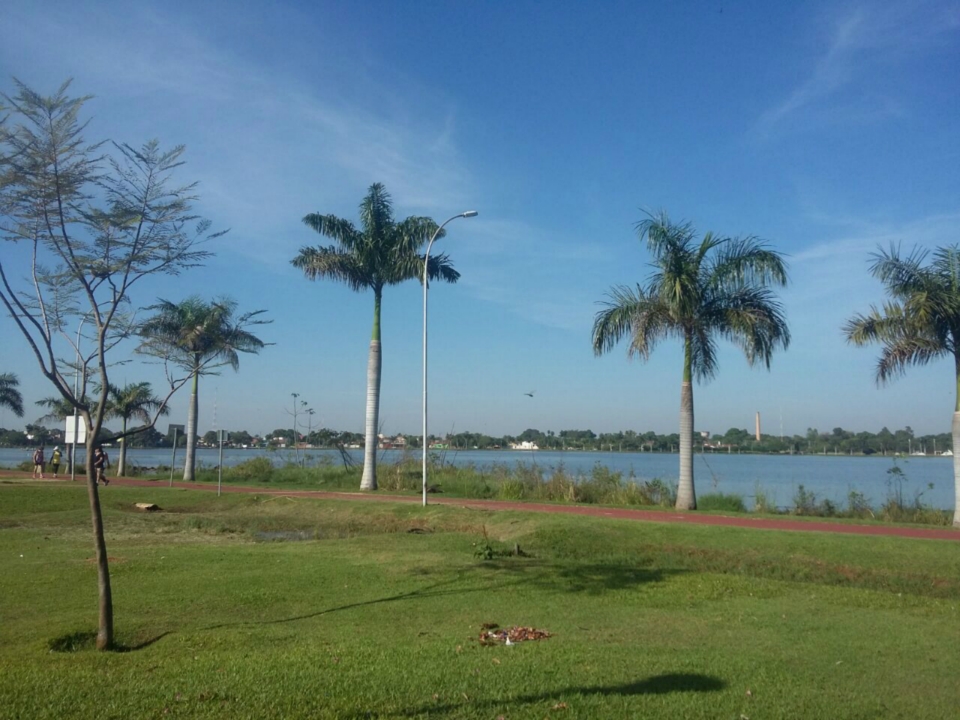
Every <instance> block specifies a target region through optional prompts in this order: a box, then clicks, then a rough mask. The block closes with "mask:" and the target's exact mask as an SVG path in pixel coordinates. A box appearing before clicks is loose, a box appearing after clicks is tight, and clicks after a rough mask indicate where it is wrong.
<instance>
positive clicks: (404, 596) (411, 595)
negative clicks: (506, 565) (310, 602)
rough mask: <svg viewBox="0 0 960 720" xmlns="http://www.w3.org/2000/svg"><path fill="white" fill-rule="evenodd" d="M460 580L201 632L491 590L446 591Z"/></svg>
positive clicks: (484, 587) (268, 623)
mask: <svg viewBox="0 0 960 720" xmlns="http://www.w3.org/2000/svg"><path fill="white" fill-rule="evenodd" d="M460 580H462V578H460V577H456V578H451V579H449V580H443V581H440V582H436V583H433V584H432V585H427V586H426V587H422V588H417V589H416V590H410V591H409V592H405V593H397V594H396V595H389V596H387V597H381V598H375V599H373V600H359V601H357V602H353V603H347V604H345V605H337V606H335V607H330V608H324V609H322V610H317V611H316V612H310V613H303V614H301V615H293V616H291V617H285V618H276V619H274V620H241V621H237V622H226V623H217V624H216V625H208V626H206V627H203V628H200V629H201V630H220V629H222V628H229V627H244V626H250V625H282V624H284V623H292V622H298V621H300V620H310V619H311V618H316V617H322V616H323V615H331V614H333V613H336V612H342V611H344V610H353V609H355V608H362V607H370V606H372V605H382V604H384V603H393V602H402V601H407V600H421V599H424V598H434V597H444V596H449V595H467V594H470V593H478V592H488V591H489V590H490V589H491V588H490V587H489V585H484V586H477V587H467V588H446V589H444V587H445V586H447V585H450V584H452V583H455V582H458V581H460ZM510 584H513V583H505V584H504V585H503V586H504V587H507V586H508V585H510Z"/></svg>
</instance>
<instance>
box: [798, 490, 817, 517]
mask: <svg viewBox="0 0 960 720" xmlns="http://www.w3.org/2000/svg"><path fill="white" fill-rule="evenodd" d="M793 514H794V515H816V514H817V496H816V494H815V493H814V492H812V491H810V490H807V489H806V488H805V487H803V485H800V486H799V487H798V488H797V492H796V493H795V494H794V496H793Z"/></svg>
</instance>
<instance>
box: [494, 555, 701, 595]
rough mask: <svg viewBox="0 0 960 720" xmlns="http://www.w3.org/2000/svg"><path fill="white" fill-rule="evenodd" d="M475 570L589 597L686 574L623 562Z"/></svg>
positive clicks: (502, 563) (529, 563)
mask: <svg viewBox="0 0 960 720" xmlns="http://www.w3.org/2000/svg"><path fill="white" fill-rule="evenodd" d="M475 570H476V571H477V572H484V571H486V572H502V573H506V574H509V575H511V576H513V577H514V578H515V579H516V580H519V581H520V583H521V584H526V585H530V586H532V587H536V588H538V589H541V590H548V591H552V592H565V593H586V594H588V595H600V594H602V593H605V592H610V591H617V590H631V589H634V588H637V587H640V586H642V585H649V584H651V583H657V582H662V581H663V580H665V579H666V578H668V577H671V576H673V575H680V574H684V573H686V572H688V571H686V570H683V569H679V568H676V569H673V568H671V569H663V568H642V567H637V566H635V565H625V564H622V563H582V562H543V561H539V560H536V559H532V560H522V561H521V560H518V559H505V560H504V559H496V560H488V561H485V562H484V563H482V564H480V565H478V566H477V567H476V568H475Z"/></svg>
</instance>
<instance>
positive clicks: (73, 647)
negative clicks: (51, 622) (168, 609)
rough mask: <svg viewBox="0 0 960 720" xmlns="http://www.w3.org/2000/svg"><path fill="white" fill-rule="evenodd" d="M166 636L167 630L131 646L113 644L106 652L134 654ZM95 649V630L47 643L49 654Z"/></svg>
mask: <svg viewBox="0 0 960 720" xmlns="http://www.w3.org/2000/svg"><path fill="white" fill-rule="evenodd" d="M167 635H170V631H169V630H168V631H166V632H162V633H160V634H159V635H155V636H154V637H151V638H148V639H146V640H142V641H140V642H138V643H134V644H133V645H125V644H124V643H118V642H115V643H114V644H113V645H112V646H111V647H110V648H109V649H108V652H115V653H128V652H136V651H137V650H143V649H144V648H148V647H150V646H151V645H153V644H154V643H155V642H157V641H158V640H161V639H162V638H165V637H166V636H167ZM96 647H97V631H96V630H90V631H87V630H79V631H77V632H72V633H67V634H66V635H61V636H60V637H56V638H53V639H52V640H49V641H48V642H47V648H48V649H49V650H50V652H56V653H74V652H81V651H86V650H95V649H96Z"/></svg>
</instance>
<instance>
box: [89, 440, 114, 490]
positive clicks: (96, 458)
mask: <svg viewBox="0 0 960 720" xmlns="http://www.w3.org/2000/svg"><path fill="white" fill-rule="evenodd" d="M108 467H110V458H108V457H107V454H106V453H105V452H104V451H103V445H97V447H96V449H95V450H94V451H93V469H94V470H95V471H96V474H97V477H96V479H95V480H94V483H95V484H97V485H99V484H100V483H103V484H104V485H109V484H110V481H109V480H107V475H106V472H105V470H106V468H108Z"/></svg>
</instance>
